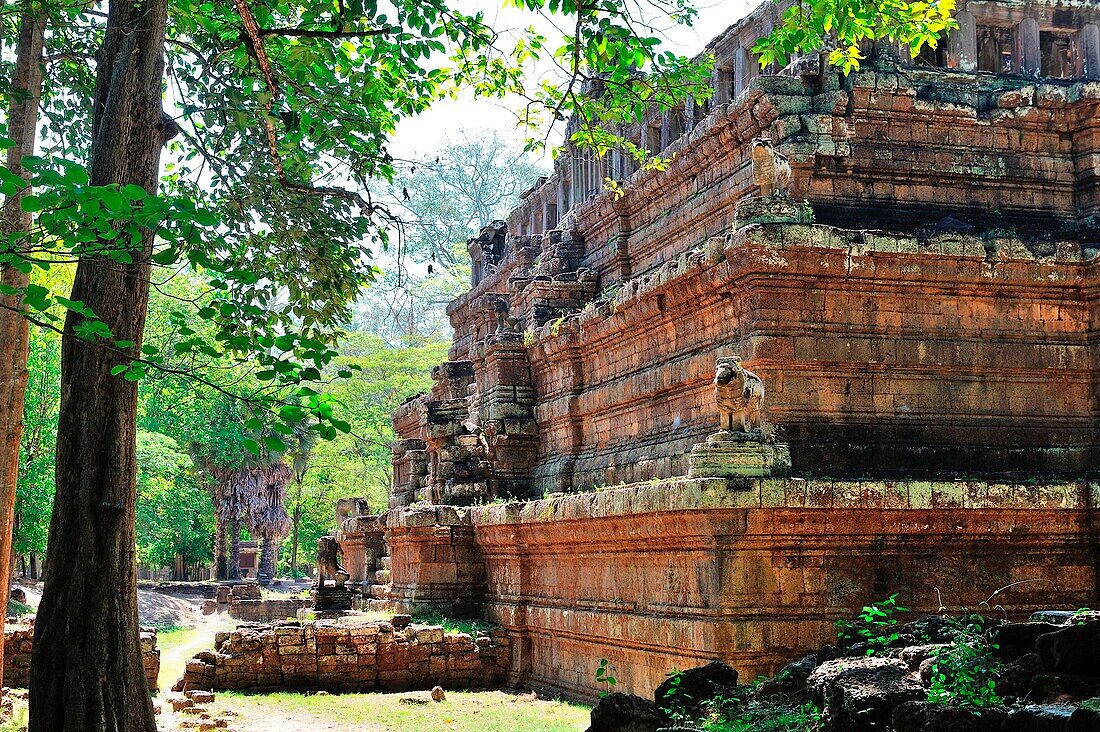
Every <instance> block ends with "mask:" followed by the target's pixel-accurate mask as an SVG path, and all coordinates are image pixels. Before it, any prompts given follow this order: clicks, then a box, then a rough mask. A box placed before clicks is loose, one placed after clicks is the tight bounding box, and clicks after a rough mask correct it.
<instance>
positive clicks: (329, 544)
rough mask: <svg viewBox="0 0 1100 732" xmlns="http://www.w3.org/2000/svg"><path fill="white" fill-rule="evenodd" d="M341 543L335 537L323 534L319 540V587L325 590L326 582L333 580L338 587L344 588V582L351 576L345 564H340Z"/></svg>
mask: <svg viewBox="0 0 1100 732" xmlns="http://www.w3.org/2000/svg"><path fill="white" fill-rule="evenodd" d="M339 551H340V544H339V543H338V542H337V541H336V538H335V537H332V536H322V537H321V538H320V539H318V540H317V588H318V589H321V590H323V589H324V588H325V582H327V581H328V580H330V579H331V580H332V581H333V582H334V583H335V585H336V588H337V589H339V590H342V589H344V583H345V582H347V581H348V579H349V578H350V577H351V575H350V574H348V571H347V570H346V569H344V565H342V564H340V560H339V558H338V553H339Z"/></svg>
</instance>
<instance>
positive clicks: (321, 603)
mask: <svg viewBox="0 0 1100 732" xmlns="http://www.w3.org/2000/svg"><path fill="white" fill-rule="evenodd" d="M354 598H355V591H354V590H351V589H348V588H345V587H324V586H322V587H318V588H316V589H314V590H313V609H314V610H316V611H317V612H318V613H327V612H344V611H347V610H351V606H352V600H354Z"/></svg>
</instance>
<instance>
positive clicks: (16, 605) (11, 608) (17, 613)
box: [0, 600, 34, 730]
mask: <svg viewBox="0 0 1100 732" xmlns="http://www.w3.org/2000/svg"><path fill="white" fill-rule="evenodd" d="M33 614H34V608H33V607H31V606H30V605H24V604H23V603H21V602H19V601H18V600H8V617H9V618H10V617H17V618H18V617H22V616H24V615H33ZM2 729H3V728H0V730H2Z"/></svg>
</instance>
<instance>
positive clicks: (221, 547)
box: [214, 507, 226, 580]
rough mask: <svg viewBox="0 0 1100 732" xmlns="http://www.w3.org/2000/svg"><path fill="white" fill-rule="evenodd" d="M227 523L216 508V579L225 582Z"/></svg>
mask: <svg viewBox="0 0 1100 732" xmlns="http://www.w3.org/2000/svg"><path fill="white" fill-rule="evenodd" d="M225 539H226V536H225V521H223V520H222V517H221V512H220V511H219V510H217V507H215V510H214V579H219V580H223V579H226V560H225Z"/></svg>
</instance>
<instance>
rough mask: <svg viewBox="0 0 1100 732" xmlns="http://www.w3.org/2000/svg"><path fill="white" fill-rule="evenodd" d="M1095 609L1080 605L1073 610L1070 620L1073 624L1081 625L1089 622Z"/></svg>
mask: <svg viewBox="0 0 1100 732" xmlns="http://www.w3.org/2000/svg"><path fill="white" fill-rule="evenodd" d="M1094 612H1095V611H1094V610H1092V609H1091V608H1087V607H1079V608H1077V609H1076V610H1074V611H1073V615H1071V616H1070V618H1069V622H1070V624H1071V625H1079V624H1081V623H1087V622H1089V621H1090V620H1092V619H1093V617H1092V616H1093V613H1094Z"/></svg>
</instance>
